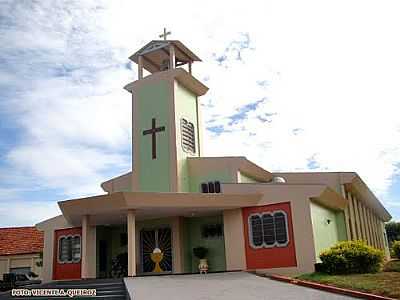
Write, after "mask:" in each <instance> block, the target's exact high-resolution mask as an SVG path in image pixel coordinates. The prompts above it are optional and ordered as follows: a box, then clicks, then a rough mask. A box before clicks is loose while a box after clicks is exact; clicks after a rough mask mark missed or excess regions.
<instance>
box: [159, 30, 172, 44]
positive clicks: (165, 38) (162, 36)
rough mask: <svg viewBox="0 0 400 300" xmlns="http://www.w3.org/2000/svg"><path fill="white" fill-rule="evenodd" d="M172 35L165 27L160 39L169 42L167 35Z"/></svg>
mask: <svg viewBox="0 0 400 300" xmlns="http://www.w3.org/2000/svg"><path fill="white" fill-rule="evenodd" d="M169 34H171V31H167V28H165V27H164V33H163V34H160V35H159V37H160V38H164V41H166V40H167V35H169Z"/></svg>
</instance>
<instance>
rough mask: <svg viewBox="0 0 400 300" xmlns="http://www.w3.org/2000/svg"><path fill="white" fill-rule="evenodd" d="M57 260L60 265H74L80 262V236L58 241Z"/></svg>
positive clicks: (70, 236)
mask: <svg viewBox="0 0 400 300" xmlns="http://www.w3.org/2000/svg"><path fill="white" fill-rule="evenodd" d="M58 260H59V262H60V263H72V262H74V263H75V262H79V261H80V260H81V237H80V235H74V236H72V235H69V236H62V237H60V239H59V240H58Z"/></svg>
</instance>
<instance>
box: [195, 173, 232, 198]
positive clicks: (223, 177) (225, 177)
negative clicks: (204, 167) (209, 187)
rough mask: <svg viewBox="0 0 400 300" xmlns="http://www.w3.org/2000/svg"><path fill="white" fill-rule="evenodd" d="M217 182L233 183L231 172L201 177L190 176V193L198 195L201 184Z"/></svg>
mask: <svg viewBox="0 0 400 300" xmlns="http://www.w3.org/2000/svg"><path fill="white" fill-rule="evenodd" d="M215 180H218V181H220V182H221V183H235V182H236V178H235V176H234V174H233V172H232V171H230V170H225V171H218V172H209V173H207V174H204V175H202V176H191V177H190V191H191V192H194V193H199V192H200V191H201V184H202V183H203V182H208V181H215Z"/></svg>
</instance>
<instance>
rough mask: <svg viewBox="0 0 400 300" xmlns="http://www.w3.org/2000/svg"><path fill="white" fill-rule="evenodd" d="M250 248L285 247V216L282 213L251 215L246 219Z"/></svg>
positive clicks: (286, 233) (286, 237) (286, 239)
mask: <svg viewBox="0 0 400 300" xmlns="http://www.w3.org/2000/svg"><path fill="white" fill-rule="evenodd" d="M248 224H249V243H250V246H251V247H252V248H261V247H264V248H270V247H285V246H287V245H288V242H289V234H288V223H287V215H286V213H285V212H284V211H280V210H278V211H274V212H262V213H255V214H251V215H250V216H249V218H248Z"/></svg>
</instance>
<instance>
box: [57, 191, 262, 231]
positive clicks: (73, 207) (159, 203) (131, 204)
mask: <svg viewBox="0 0 400 300" xmlns="http://www.w3.org/2000/svg"><path fill="white" fill-rule="evenodd" d="M261 197H262V195H261V194H222V193H221V194H202V193H153V192H118V193H112V194H107V195H101V196H94V197H87V198H81V199H73V200H66V201H60V202H58V205H59V207H60V209H61V211H62V213H63V215H64V217H65V218H66V219H67V221H68V222H69V223H71V224H72V225H80V224H81V220H82V217H83V216H84V215H90V216H91V217H90V220H91V221H90V222H91V223H92V224H120V223H125V222H126V212H127V210H130V209H134V210H136V217H137V219H138V220H141V219H150V218H161V217H168V216H200V215H206V214H210V213H216V212H220V211H222V210H224V209H234V208H240V207H246V206H254V205H256V204H257V203H258V202H259V201H260V199H261Z"/></svg>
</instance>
